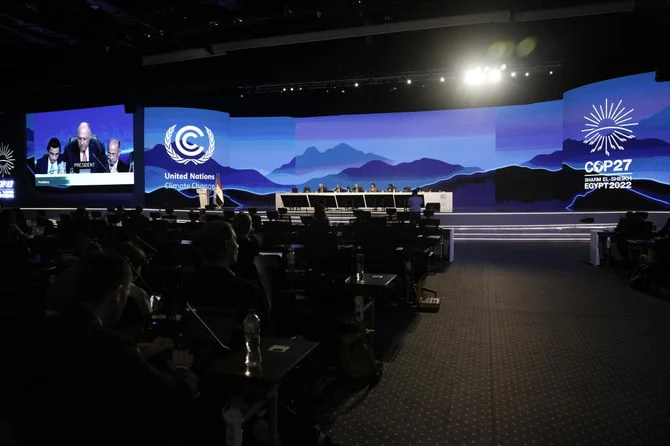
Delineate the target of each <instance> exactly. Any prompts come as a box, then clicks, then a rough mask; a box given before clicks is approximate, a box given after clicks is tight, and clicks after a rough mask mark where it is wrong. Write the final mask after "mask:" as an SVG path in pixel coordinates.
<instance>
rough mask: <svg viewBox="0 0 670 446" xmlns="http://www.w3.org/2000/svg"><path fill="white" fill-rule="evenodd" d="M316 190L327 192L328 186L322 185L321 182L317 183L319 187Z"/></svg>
mask: <svg viewBox="0 0 670 446" xmlns="http://www.w3.org/2000/svg"><path fill="white" fill-rule="evenodd" d="M316 191H317V192H328V188H327V187H326V186H324V185H323V184H319V188H318V189H317V190H316Z"/></svg>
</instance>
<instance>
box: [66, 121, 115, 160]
mask: <svg viewBox="0 0 670 446" xmlns="http://www.w3.org/2000/svg"><path fill="white" fill-rule="evenodd" d="M64 157H65V162H66V164H67V170H68V172H73V173H102V172H107V163H106V162H105V160H106V158H107V157H106V156H105V146H104V145H103V144H102V143H101V142H100V141H99V140H98V138H97V137H96V136H95V135H93V134H92V133H91V127H90V126H89V125H88V123H87V122H82V123H81V124H79V127H77V136H76V137H72V138H70V142H69V143H68V144H67V145H66V146H65V150H64ZM103 163H104V164H103Z"/></svg>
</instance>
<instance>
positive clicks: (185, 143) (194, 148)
mask: <svg viewBox="0 0 670 446" xmlns="http://www.w3.org/2000/svg"><path fill="white" fill-rule="evenodd" d="M176 128H177V125H176V124H175V125H173V126H172V127H170V128H169V129H168V130H167V132H165V150H166V151H167V153H168V155H170V158H172V159H173V160H175V161H176V162H178V163H179V164H188V163H193V164H204V163H206V162H207V160H209V159H210V158H211V157H212V155H213V154H214V147H215V145H214V133H212V131H211V130H210V129H209V128H207V127H205V131H206V132H207V137H208V139H209V147H208V148H207V150H205V148H204V147H203V146H199V145H198V144H196V143H193V142H190V141H189V139H191V138H198V137H200V138H202V137H203V136H205V134H204V133H203V132H202V130H200V128H199V127H196V126H194V125H185V126H184V127H182V128H180V129H179V130H177V134H176V135H175V137H174V147H172V135H173V134H174V131H175V129H176ZM175 149H176V150H175ZM203 152H205V153H203ZM201 153H202V156H200V157H199V158H196V157H197V156H198V155H200V154H201ZM182 155H183V156H182Z"/></svg>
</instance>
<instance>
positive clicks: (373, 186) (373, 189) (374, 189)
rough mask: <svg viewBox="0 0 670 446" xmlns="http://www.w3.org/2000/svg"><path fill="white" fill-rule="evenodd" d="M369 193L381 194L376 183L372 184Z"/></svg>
mask: <svg viewBox="0 0 670 446" xmlns="http://www.w3.org/2000/svg"><path fill="white" fill-rule="evenodd" d="M369 192H379V189H377V185H376V184H375V183H370V190H369Z"/></svg>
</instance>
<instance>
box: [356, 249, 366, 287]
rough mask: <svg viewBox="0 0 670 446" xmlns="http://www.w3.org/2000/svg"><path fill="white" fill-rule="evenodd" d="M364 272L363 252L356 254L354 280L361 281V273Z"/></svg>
mask: <svg viewBox="0 0 670 446" xmlns="http://www.w3.org/2000/svg"><path fill="white" fill-rule="evenodd" d="M364 273H365V257H364V255H363V254H360V253H359V254H356V281H357V282H362V281H363V274H364Z"/></svg>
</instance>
